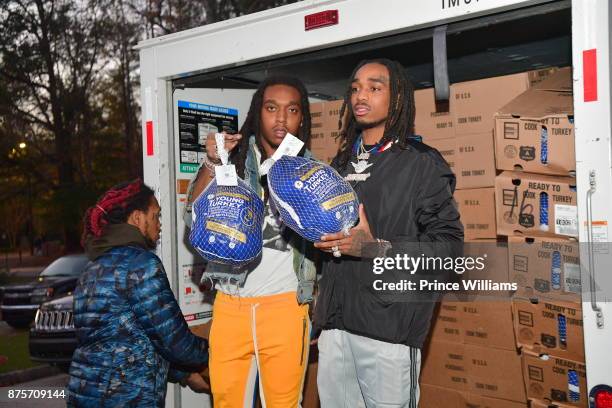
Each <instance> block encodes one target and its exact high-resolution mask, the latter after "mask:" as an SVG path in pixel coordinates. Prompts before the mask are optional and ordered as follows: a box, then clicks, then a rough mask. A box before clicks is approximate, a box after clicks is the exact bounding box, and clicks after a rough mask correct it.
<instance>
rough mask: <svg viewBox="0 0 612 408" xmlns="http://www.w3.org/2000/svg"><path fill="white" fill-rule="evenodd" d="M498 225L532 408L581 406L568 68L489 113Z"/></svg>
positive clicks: (582, 376) (584, 397)
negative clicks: (492, 115) (504, 244)
mask: <svg viewBox="0 0 612 408" xmlns="http://www.w3.org/2000/svg"><path fill="white" fill-rule="evenodd" d="M495 142H496V167H497V169H498V170H499V171H502V173H501V174H500V175H499V176H498V177H497V180H496V210H497V224H498V225H497V230H498V233H499V234H500V235H506V236H507V237H508V238H507V239H508V252H509V254H508V260H509V272H510V280H511V281H514V282H516V283H517V284H518V288H519V289H518V291H517V292H516V294H515V295H514V297H513V299H512V310H513V317H514V328H515V337H516V342H517V346H518V347H519V348H520V350H521V354H522V355H521V358H522V360H523V371H524V377H525V385H526V391H527V397H528V398H529V400H530V401H531V404H532V406H551V405H552V406H557V407H561V408H565V407H587V405H588V396H587V392H586V372H585V365H584V339H583V331H582V310H581V303H580V293H581V283H580V259H579V247H578V244H577V242H576V237H577V235H578V222H577V207H576V189H575V179H574V178H573V177H572V176H573V175H574V174H575V168H576V159H575V156H574V127H573V106H572V78H571V69H570V68H563V69H560V70H558V71H557V72H555V73H554V74H552V75H551V76H550V77H548V78H547V79H545V80H544V81H542V82H541V83H539V84H538V85H536V86H534V87H532V88H531V89H529V90H528V91H526V92H525V93H523V94H521V95H519V96H518V97H517V98H516V99H514V100H513V101H511V102H510V103H508V104H507V105H506V106H504V107H503V108H502V109H500V111H499V112H498V114H497V115H496V118H495Z"/></svg>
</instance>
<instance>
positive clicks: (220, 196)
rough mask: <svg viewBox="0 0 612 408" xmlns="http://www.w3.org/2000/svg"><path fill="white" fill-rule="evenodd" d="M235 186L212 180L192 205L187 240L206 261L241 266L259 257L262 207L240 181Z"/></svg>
mask: <svg viewBox="0 0 612 408" xmlns="http://www.w3.org/2000/svg"><path fill="white" fill-rule="evenodd" d="M237 184H238V185H236V186H224V185H218V183H217V180H216V179H215V180H213V181H212V182H211V183H210V184H209V185H208V187H207V188H206V189H205V190H204V191H203V192H202V194H201V195H200V197H198V199H197V200H196V201H195V202H194V204H193V224H192V228H191V233H190V235H189V240H190V242H191V245H192V246H193V247H194V248H195V249H196V250H197V251H198V253H199V254H200V255H201V256H202V257H203V258H204V259H207V260H208V261H212V262H218V263H222V264H227V265H233V266H242V265H245V264H247V263H249V262H250V261H252V260H253V259H255V258H257V257H258V256H259V254H260V253H261V248H262V245H263V232H262V225H263V218H264V204H263V202H262V201H261V199H260V198H259V197H258V196H257V194H256V193H255V192H254V191H253V190H252V189H251V188H250V187H249V186H248V185H247V184H246V183H245V182H244V181H242V180H240V179H239V180H238V183H237Z"/></svg>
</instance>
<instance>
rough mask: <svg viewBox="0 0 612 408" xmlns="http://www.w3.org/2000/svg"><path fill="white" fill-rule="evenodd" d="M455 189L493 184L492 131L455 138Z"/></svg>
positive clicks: (493, 148)
mask: <svg viewBox="0 0 612 408" xmlns="http://www.w3.org/2000/svg"><path fill="white" fill-rule="evenodd" d="M456 143H457V147H456V151H457V159H456V163H457V173H456V175H457V189H467V188H482V187H493V186H495V174H496V173H495V155H494V152H495V146H494V144H493V133H492V132H490V131H489V132H485V133H475V134H472V135H466V136H460V137H457V138H456Z"/></svg>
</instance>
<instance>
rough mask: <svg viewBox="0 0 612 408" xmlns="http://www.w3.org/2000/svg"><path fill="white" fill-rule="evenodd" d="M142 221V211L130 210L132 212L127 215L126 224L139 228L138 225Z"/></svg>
mask: <svg viewBox="0 0 612 408" xmlns="http://www.w3.org/2000/svg"><path fill="white" fill-rule="evenodd" d="M143 221H144V213H143V212H142V211H140V210H134V211H132V213H131V214H130V215H129V216H128V219H127V223H128V224H130V225H133V226H135V227H136V228H138V229H140V226H141V224H142V223H143Z"/></svg>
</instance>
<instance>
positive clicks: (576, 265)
mask: <svg viewBox="0 0 612 408" xmlns="http://www.w3.org/2000/svg"><path fill="white" fill-rule="evenodd" d="M508 260H509V270H510V280H511V281H512V282H516V283H517V284H518V286H519V288H520V289H521V290H523V291H529V292H531V293H532V295H533V296H536V297H538V298H544V299H557V300H568V301H575V302H580V299H581V296H580V295H581V284H580V281H581V278H580V248H579V246H578V242H576V241H575V240H571V239H565V238H555V237H538V236H511V237H508Z"/></svg>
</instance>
